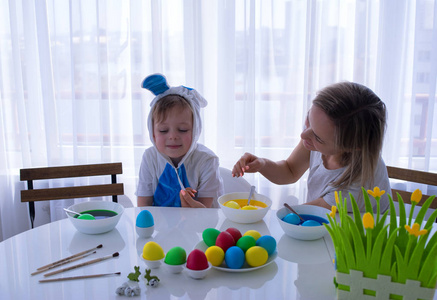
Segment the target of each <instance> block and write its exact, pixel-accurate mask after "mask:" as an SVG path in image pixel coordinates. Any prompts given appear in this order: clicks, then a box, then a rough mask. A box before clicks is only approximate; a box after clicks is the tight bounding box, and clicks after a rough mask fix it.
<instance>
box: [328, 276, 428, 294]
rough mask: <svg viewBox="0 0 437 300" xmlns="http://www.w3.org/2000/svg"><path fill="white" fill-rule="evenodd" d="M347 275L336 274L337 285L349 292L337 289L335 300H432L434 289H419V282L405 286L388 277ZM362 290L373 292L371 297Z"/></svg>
mask: <svg viewBox="0 0 437 300" xmlns="http://www.w3.org/2000/svg"><path fill="white" fill-rule="evenodd" d="M349 272H350V273H349V274H346V273H341V272H338V271H337V273H336V281H337V283H338V284H341V285H344V286H349V291H345V290H341V289H337V299H354V300H358V299H366V300H367V299H372V300H376V299H391V298H390V295H399V296H402V297H403V300H417V299H431V300H432V299H433V298H434V293H435V289H430V288H425V287H421V286H420V285H421V283H420V281H416V280H407V281H406V283H405V284H403V283H399V282H392V280H391V277H390V276H386V275H378V278H376V279H374V278H368V277H364V276H363V272H361V271H356V270H349ZM364 290H370V291H374V292H375V293H376V295H375V296H373V295H365V294H364Z"/></svg>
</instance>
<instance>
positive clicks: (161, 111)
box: [152, 94, 193, 123]
mask: <svg viewBox="0 0 437 300" xmlns="http://www.w3.org/2000/svg"><path fill="white" fill-rule="evenodd" d="M173 107H180V108H189V109H190V111H191V115H193V108H192V107H191V105H190V103H189V102H188V100H187V99H185V98H184V97H182V96H179V95H176V94H170V95H167V96H165V97H162V98H161V99H160V100H159V101H158V102H156V105H155V106H154V107H153V111H152V120H153V123H159V122H161V121H163V120H165V119H166V118H167V115H168V112H169V110H170V109H171V108H173Z"/></svg>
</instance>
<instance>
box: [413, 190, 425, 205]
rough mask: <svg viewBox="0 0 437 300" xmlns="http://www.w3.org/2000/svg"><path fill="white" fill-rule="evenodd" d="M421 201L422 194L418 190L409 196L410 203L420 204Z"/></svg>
mask: <svg viewBox="0 0 437 300" xmlns="http://www.w3.org/2000/svg"><path fill="white" fill-rule="evenodd" d="M421 199H422V192H421V191H420V190H419V189H417V190H415V191H414V192H413V193H412V194H411V202H414V203H416V204H417V203H419V202H420V200H421Z"/></svg>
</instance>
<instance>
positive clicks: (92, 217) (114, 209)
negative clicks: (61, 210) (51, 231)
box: [66, 201, 124, 234]
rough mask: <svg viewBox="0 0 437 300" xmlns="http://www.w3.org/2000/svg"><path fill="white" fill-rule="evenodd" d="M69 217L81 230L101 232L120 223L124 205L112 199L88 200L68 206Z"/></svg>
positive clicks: (92, 232)
mask: <svg viewBox="0 0 437 300" xmlns="http://www.w3.org/2000/svg"><path fill="white" fill-rule="evenodd" d="M68 209H69V210H70V211H75V212H77V213H79V214H80V215H78V214H74V213H71V212H66V214H67V217H68V219H69V220H70V221H71V223H72V224H73V226H74V227H76V229H77V230H78V231H79V232H82V233H85V234H100V233H105V232H108V231H111V230H112V229H114V228H115V226H116V225H117V224H118V221H119V220H120V218H121V215H122V214H123V212H124V207H123V206H122V205H121V204H119V203H116V202H112V201H86V202H81V203H77V204H74V205H72V206H70V207H68Z"/></svg>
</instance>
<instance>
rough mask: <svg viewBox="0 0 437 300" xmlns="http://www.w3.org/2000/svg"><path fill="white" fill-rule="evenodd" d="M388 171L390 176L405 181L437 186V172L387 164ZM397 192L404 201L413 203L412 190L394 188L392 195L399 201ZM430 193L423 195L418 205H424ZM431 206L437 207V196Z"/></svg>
mask: <svg viewBox="0 0 437 300" xmlns="http://www.w3.org/2000/svg"><path fill="white" fill-rule="evenodd" d="M387 172H388V177H389V178H392V179H399V180H403V181H409V182H416V183H421V184H427V185H433V186H437V174H436V173H429V172H424V171H417V170H411V169H403V168H398V167H391V166H387ZM396 193H399V194H400V195H401V196H402V199H403V200H404V203H408V204H411V201H410V199H411V194H412V192H408V191H404V190H398V189H392V197H393V200H394V201H397V196H396ZM428 198H429V196H428V195H423V196H422V200H420V202H419V203H418V205H422V204H423V203H424V202H425V201H426V199H428ZM430 208H432V209H436V208H437V197H436V199H434V201H433V202H432V204H431V206H430Z"/></svg>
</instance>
